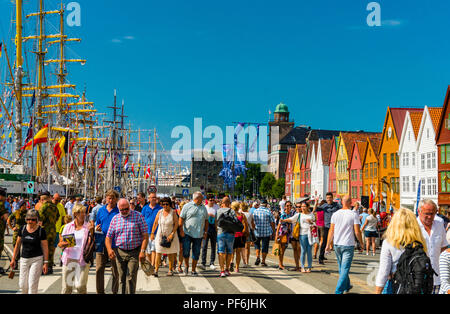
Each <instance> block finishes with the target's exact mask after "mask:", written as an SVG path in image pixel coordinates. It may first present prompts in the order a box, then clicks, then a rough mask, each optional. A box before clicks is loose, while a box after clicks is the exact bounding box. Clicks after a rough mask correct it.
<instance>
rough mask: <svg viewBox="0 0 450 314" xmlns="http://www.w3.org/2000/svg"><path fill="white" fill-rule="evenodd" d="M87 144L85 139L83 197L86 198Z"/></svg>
mask: <svg viewBox="0 0 450 314" xmlns="http://www.w3.org/2000/svg"><path fill="white" fill-rule="evenodd" d="M87 145H88V140H86V147H85V149H86V157H85V156H83V157H84V197H85V198H87V171H86V168H87V164H88V163H87V159H88V156H87V155H88V153H87ZM83 155H84V152H83Z"/></svg>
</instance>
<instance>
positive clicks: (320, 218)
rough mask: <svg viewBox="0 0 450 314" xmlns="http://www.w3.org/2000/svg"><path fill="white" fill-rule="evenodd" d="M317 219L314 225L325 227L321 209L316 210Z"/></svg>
mask: <svg viewBox="0 0 450 314" xmlns="http://www.w3.org/2000/svg"><path fill="white" fill-rule="evenodd" d="M316 215H317V220H316V226H317V227H325V220H324V218H323V211H320V212H316Z"/></svg>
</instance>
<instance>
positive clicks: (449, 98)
mask: <svg viewBox="0 0 450 314" xmlns="http://www.w3.org/2000/svg"><path fill="white" fill-rule="evenodd" d="M449 101H450V85H449V86H448V88H447V94H446V95H445V99H444V105H443V106H442V112H441V117H440V118H439V124H438V128H437V132H436V144H439V137H440V136H441V130H442V127H443V124H444V120H445V119H446V117H445V113H446V112H447V107H448V105H449Z"/></svg>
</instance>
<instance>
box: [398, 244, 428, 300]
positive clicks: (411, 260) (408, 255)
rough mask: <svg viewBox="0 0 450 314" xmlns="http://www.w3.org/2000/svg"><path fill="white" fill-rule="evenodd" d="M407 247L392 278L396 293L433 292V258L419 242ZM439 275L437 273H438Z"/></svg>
mask: <svg viewBox="0 0 450 314" xmlns="http://www.w3.org/2000/svg"><path fill="white" fill-rule="evenodd" d="M415 243H416V246H415V247H414V248H413V247H412V244H409V245H407V246H406V247H405V251H404V252H403V254H402V255H401V256H400V259H399V260H398V264H397V271H396V272H395V273H394V277H393V280H392V290H393V293H394V294H431V293H432V292H433V274H436V273H435V271H434V270H433V268H432V267H431V260H430V258H429V257H428V256H427V254H426V253H425V251H424V250H423V246H422V244H421V243H419V242H415ZM436 275H437V274H436Z"/></svg>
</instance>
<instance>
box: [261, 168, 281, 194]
mask: <svg viewBox="0 0 450 314" xmlns="http://www.w3.org/2000/svg"><path fill="white" fill-rule="evenodd" d="M276 181H277V180H276V179H275V176H274V175H273V174H271V173H270V172H267V173H266V175H265V176H264V178H263V179H262V181H261V187H260V189H259V192H260V193H261V195H262V196H264V197H271V196H273V194H272V188H273V186H274V184H275V183H276Z"/></svg>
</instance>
